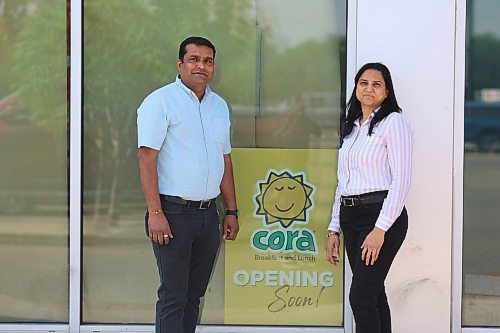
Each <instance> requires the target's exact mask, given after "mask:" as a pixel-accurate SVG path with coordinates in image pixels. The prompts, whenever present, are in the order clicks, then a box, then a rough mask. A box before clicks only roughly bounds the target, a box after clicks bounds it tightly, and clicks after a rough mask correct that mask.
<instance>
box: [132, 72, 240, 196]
mask: <svg viewBox="0 0 500 333" xmlns="http://www.w3.org/2000/svg"><path fill="white" fill-rule="evenodd" d="M137 133H138V147H149V148H152V149H155V150H159V154H158V162H157V171H158V186H159V192H160V193H161V194H167V195H175V196H179V197H182V198H184V199H187V200H207V199H212V198H215V197H216V196H217V195H219V193H220V183H221V180H222V176H223V175H224V157H223V155H224V154H229V153H230V152H231V144H230V118H229V108H228V106H227V103H226V102H225V101H224V100H223V99H222V98H221V97H220V96H219V95H217V94H216V93H214V92H213V91H211V90H210V88H209V87H208V86H207V88H206V90H205V95H204V97H203V99H202V100H201V102H200V101H199V100H198V97H197V96H196V94H195V93H194V92H193V91H191V90H190V89H189V88H188V87H186V86H185V85H184V84H183V83H182V81H181V80H180V78H179V77H177V78H176V80H175V82H173V83H171V84H168V85H166V86H164V87H162V88H159V89H157V90H155V91H154V92H152V93H151V94H150V95H149V96H147V97H146V98H145V99H144V101H143V102H142V104H141V106H140V107H139V109H138V110H137Z"/></svg>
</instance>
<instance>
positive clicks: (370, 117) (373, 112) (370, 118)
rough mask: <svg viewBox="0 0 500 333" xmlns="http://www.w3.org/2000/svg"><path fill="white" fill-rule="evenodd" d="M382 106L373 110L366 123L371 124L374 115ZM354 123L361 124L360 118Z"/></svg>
mask: <svg viewBox="0 0 500 333" xmlns="http://www.w3.org/2000/svg"><path fill="white" fill-rule="evenodd" d="M380 108H381V107H380V106H379V107H378V108H376V109H375V110H373V111H372V113H370V115H369V116H368V120H367V121H365V122H364V124H369V123H370V122H371V121H372V119H373V117H375V115H376V114H377V112H378V111H379V110H380ZM364 124H363V125H364ZM354 125H356V126H359V118H358V119H356V120H355V121H354Z"/></svg>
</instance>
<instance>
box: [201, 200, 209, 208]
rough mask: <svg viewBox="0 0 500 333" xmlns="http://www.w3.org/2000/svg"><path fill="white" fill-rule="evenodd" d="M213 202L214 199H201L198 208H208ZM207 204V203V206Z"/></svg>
mask: <svg viewBox="0 0 500 333" xmlns="http://www.w3.org/2000/svg"><path fill="white" fill-rule="evenodd" d="M211 203H212V200H200V206H199V207H198V209H207V208H208V207H210V204H211ZM205 204H207V205H206V206H205Z"/></svg>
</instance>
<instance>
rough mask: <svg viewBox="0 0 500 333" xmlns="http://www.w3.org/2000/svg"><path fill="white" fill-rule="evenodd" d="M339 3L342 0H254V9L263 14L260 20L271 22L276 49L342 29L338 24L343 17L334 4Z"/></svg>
mask: <svg viewBox="0 0 500 333" xmlns="http://www.w3.org/2000/svg"><path fill="white" fill-rule="evenodd" d="M342 3H344V1H332V0H309V1H304V0H287V1H283V0H256V6H257V12H258V13H259V16H260V17H264V21H262V20H259V23H263V24H271V30H272V36H273V40H274V42H275V45H276V46H277V48H278V49H279V50H283V49H285V48H288V47H294V46H296V45H298V44H300V43H302V42H304V41H306V40H315V41H324V40H325V39H326V38H328V37H329V36H331V35H338V34H340V33H343V32H339V27H340V26H345V18H343V17H341V16H342V15H339V8H338V7H337V6H338V4H342ZM344 6H345V4H344ZM339 17H341V18H340V20H342V22H340V20H339Z"/></svg>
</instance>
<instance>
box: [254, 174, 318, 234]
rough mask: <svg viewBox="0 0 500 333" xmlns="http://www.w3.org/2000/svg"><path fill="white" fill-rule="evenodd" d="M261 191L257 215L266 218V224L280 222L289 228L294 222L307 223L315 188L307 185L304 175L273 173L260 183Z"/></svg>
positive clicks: (258, 198) (256, 199)
mask: <svg viewBox="0 0 500 333" xmlns="http://www.w3.org/2000/svg"><path fill="white" fill-rule="evenodd" d="M259 190H260V193H258V194H257V196H256V197H255V201H256V204H257V205H258V208H257V211H256V214H257V215H262V216H264V217H265V221H266V224H272V223H276V222H279V223H281V225H282V226H283V227H285V228H287V227H288V226H289V225H290V224H292V222H294V221H301V222H305V221H306V212H307V209H308V208H310V207H311V206H312V201H311V194H312V192H313V187H312V186H310V185H308V184H306V183H305V181H304V174H303V173H299V174H296V175H292V174H291V173H290V172H288V171H283V172H282V173H281V174H278V173H275V172H274V171H271V172H270V173H269V176H268V177H267V180H266V181H263V182H259Z"/></svg>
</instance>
